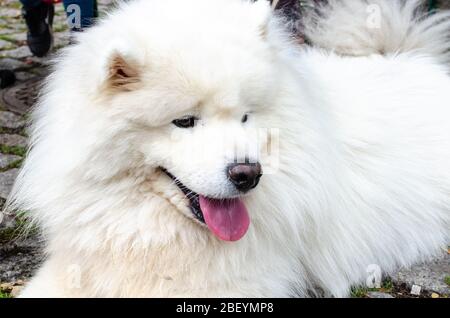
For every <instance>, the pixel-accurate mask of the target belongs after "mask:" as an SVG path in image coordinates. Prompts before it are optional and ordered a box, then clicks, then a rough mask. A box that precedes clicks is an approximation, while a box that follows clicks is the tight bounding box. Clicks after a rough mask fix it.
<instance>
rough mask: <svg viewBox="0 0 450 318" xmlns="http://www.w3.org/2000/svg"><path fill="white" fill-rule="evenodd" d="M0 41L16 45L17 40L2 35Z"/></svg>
mask: <svg viewBox="0 0 450 318" xmlns="http://www.w3.org/2000/svg"><path fill="white" fill-rule="evenodd" d="M0 40H3V41H7V42H11V43H14V44H15V43H16V39H14V38H13V37H11V36H9V35H6V34H0Z"/></svg>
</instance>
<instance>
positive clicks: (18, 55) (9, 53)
mask: <svg viewBox="0 0 450 318" xmlns="http://www.w3.org/2000/svg"><path fill="white" fill-rule="evenodd" d="M31 55H33V54H32V53H31V52H30V49H29V48H28V46H19V47H18V48H15V49H12V50H3V51H0V56H1V57H9V58H14V59H23V58H25V57H27V56H31Z"/></svg>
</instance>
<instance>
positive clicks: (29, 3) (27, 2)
mask: <svg viewBox="0 0 450 318" xmlns="http://www.w3.org/2000/svg"><path fill="white" fill-rule="evenodd" d="M20 2H21V3H22V5H23V6H24V7H28V8H35V7H37V6H38V5H40V4H41V2H42V1H41V0H20Z"/></svg>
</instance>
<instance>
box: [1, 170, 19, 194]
mask: <svg viewBox="0 0 450 318" xmlns="http://www.w3.org/2000/svg"><path fill="white" fill-rule="evenodd" d="M18 173H19V169H11V170H8V171H5V172H1V173H0V198H2V199H6V198H8V195H9V193H10V192H11V189H12V186H13V184H14V180H16V177H17V174H18Z"/></svg>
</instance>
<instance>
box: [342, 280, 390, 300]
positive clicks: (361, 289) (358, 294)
mask: <svg viewBox="0 0 450 318" xmlns="http://www.w3.org/2000/svg"><path fill="white" fill-rule="evenodd" d="M393 290H394V283H393V282H392V280H391V279H390V278H386V279H384V280H383V282H382V283H381V287H380V288H368V287H365V286H355V287H352V289H351V291H350V295H351V297H352V298H365V297H367V293H368V292H382V293H391V292H392V291H393Z"/></svg>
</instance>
